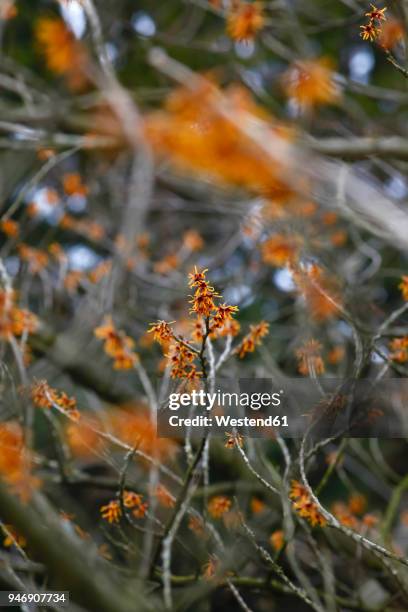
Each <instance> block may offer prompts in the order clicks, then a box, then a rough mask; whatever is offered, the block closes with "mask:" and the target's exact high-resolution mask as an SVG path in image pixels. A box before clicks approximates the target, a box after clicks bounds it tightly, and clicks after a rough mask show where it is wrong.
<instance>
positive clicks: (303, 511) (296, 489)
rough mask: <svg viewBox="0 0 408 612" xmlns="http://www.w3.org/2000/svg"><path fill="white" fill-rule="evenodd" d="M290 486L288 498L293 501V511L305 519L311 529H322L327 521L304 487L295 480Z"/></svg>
mask: <svg viewBox="0 0 408 612" xmlns="http://www.w3.org/2000/svg"><path fill="white" fill-rule="evenodd" d="M291 485H292V486H291V489H290V493H289V497H290V499H292V500H293V509H294V510H296V512H297V513H298V514H299V516H301V517H302V518H305V519H307V520H308V521H309V523H310V524H311V525H312V527H315V526H316V525H319V526H320V527H324V526H325V525H327V520H326V519H325V517H324V516H323V515H322V514H321V512H320V511H319V509H318V507H317V506H316V504H315V503H314V501H313V500H312V499H311V497H310V495H309V493H308V491H307V489H306V487H304V486H303V485H302V484H301V483H300V482H298V481H297V480H292V483H291Z"/></svg>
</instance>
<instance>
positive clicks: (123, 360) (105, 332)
mask: <svg viewBox="0 0 408 612" xmlns="http://www.w3.org/2000/svg"><path fill="white" fill-rule="evenodd" d="M94 334H95V336H96V337H97V338H99V339H100V340H104V347H103V348H104V351H105V353H106V354H107V355H109V357H112V359H113V360H114V361H113V367H114V369H115V370H131V369H132V368H134V367H135V365H136V363H137V361H138V356H137V354H136V353H135V352H134V351H133V347H134V345H135V343H134V341H133V340H132V338H130V337H129V336H126V334H125V333H124V332H122V331H117V330H116V327H115V325H114V323H113V321H112V317H110V316H106V317H105V319H104V321H103V323H102V325H100V326H99V327H97V328H96V329H95V330H94Z"/></svg>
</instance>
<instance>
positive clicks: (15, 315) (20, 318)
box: [0, 289, 39, 340]
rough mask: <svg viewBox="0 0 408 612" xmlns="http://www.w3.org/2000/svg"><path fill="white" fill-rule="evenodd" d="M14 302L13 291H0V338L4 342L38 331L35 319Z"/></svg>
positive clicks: (30, 313) (37, 323)
mask: <svg viewBox="0 0 408 612" xmlns="http://www.w3.org/2000/svg"><path fill="white" fill-rule="evenodd" d="M15 302H16V295H15V293H14V292H13V291H11V290H7V289H3V290H1V291H0V338H3V339H5V340H10V338H11V337H15V338H20V337H22V336H25V335H27V334H32V333H34V332H35V331H36V330H37V329H38V325H39V322H38V319H37V317H36V316H35V315H34V314H33V313H32V312H30V311H29V310H26V309H24V308H19V307H18V306H17V305H16V303H15Z"/></svg>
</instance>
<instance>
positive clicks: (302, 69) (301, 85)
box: [283, 58, 340, 110]
mask: <svg viewBox="0 0 408 612" xmlns="http://www.w3.org/2000/svg"><path fill="white" fill-rule="evenodd" d="M333 77H334V74H333V71H332V69H331V62H330V60H329V59H327V58H320V59H316V60H302V61H299V62H296V63H295V64H294V65H293V66H291V67H290V68H289V70H287V71H286V72H285V74H284V76H283V88H284V91H285V93H286V95H287V96H288V97H289V98H293V99H294V100H295V101H296V102H297V103H298V104H299V106H300V107H302V108H303V109H305V110H307V109H311V108H313V107H315V106H321V105H322V104H333V103H334V102H337V101H338V99H339V97H340V92H339V89H338V87H337V86H336V83H335V82H334V78H333Z"/></svg>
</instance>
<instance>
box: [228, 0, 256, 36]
mask: <svg viewBox="0 0 408 612" xmlns="http://www.w3.org/2000/svg"><path fill="white" fill-rule="evenodd" d="M264 25H265V17H264V13H263V6H262V4H261V3H260V2H252V3H249V2H237V3H235V4H234V5H233V7H232V9H231V11H230V13H229V15H228V17H227V32H228V34H229V35H230V36H231V38H232V39H233V40H235V41H237V42H242V41H248V40H252V39H253V38H255V36H256V34H257V33H258V32H259V31H260V30H262V28H263V27H264Z"/></svg>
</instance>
